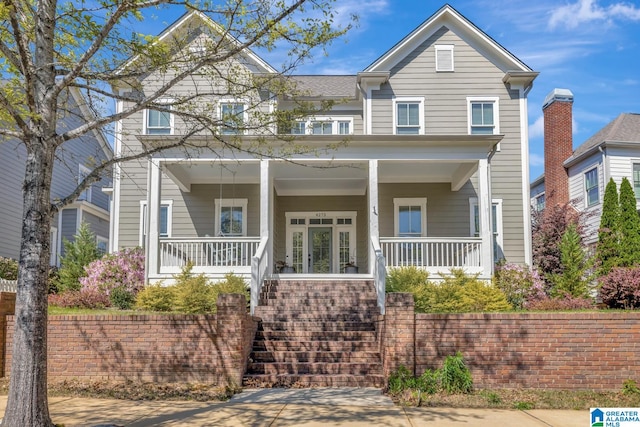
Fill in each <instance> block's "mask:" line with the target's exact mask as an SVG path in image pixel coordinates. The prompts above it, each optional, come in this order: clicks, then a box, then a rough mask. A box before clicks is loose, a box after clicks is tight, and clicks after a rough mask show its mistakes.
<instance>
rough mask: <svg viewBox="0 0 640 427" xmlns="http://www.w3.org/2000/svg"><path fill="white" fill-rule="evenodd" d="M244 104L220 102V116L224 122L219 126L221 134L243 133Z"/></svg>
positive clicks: (244, 120)
mask: <svg viewBox="0 0 640 427" xmlns="http://www.w3.org/2000/svg"><path fill="white" fill-rule="evenodd" d="M245 115H246V114H245V106H244V104H243V103H241V102H221V103H220V118H221V119H222V122H223V123H224V125H223V126H221V127H220V133H221V134H223V135H238V134H242V133H244V131H243V129H242V128H243V127H244V125H245V122H246V117H245Z"/></svg>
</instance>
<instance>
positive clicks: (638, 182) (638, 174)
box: [633, 163, 640, 199]
mask: <svg viewBox="0 0 640 427" xmlns="http://www.w3.org/2000/svg"><path fill="white" fill-rule="evenodd" d="M633 191H634V192H635V193H636V199H640V163H634V164H633Z"/></svg>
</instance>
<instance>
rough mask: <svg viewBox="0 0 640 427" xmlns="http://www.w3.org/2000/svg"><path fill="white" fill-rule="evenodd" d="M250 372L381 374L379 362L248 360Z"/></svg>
mask: <svg viewBox="0 0 640 427" xmlns="http://www.w3.org/2000/svg"><path fill="white" fill-rule="evenodd" d="M248 372H249V373H251V374H254V375H255V374H303V375H368V374H381V373H382V368H381V366H380V363H379V362H372V363H331V362H320V363H307V362H267V363H260V362H250V363H249V365H248Z"/></svg>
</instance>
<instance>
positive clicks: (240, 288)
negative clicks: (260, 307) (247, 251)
mask: <svg viewBox="0 0 640 427" xmlns="http://www.w3.org/2000/svg"><path fill="white" fill-rule="evenodd" d="M212 293H213V295H212V297H213V302H214V304H215V303H216V302H217V301H218V295H220V294H241V295H244V297H245V298H246V300H247V301H249V299H250V298H251V294H250V292H249V287H248V285H247V282H245V280H244V279H243V278H242V277H240V276H236V275H235V274H233V273H227V274H225V276H224V280H223V281H221V282H218V283H216V284H214V285H213V289H212ZM215 311H216V309H214V312H215Z"/></svg>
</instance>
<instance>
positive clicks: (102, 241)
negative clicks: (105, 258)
mask: <svg viewBox="0 0 640 427" xmlns="http://www.w3.org/2000/svg"><path fill="white" fill-rule="evenodd" d="M96 245H97V246H98V253H99V254H100V256H102V255H104V254H106V253H107V251H108V250H109V239H107V238H105V237H102V236H96Z"/></svg>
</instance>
